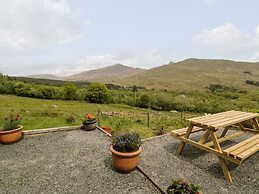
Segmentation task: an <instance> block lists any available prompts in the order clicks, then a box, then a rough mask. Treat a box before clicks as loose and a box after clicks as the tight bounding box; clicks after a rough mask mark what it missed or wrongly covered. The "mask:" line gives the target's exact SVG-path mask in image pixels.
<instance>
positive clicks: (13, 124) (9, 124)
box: [3, 114, 20, 131]
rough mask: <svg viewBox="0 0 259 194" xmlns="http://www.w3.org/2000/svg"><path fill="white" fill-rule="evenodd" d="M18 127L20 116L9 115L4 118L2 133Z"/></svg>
mask: <svg viewBox="0 0 259 194" xmlns="http://www.w3.org/2000/svg"><path fill="white" fill-rule="evenodd" d="M19 125H20V115H19V114H16V115H15V116H14V115H10V116H9V117H6V118H5V121H4V129H3V130H4V131H9V130H13V129H16V128H18V127H19Z"/></svg>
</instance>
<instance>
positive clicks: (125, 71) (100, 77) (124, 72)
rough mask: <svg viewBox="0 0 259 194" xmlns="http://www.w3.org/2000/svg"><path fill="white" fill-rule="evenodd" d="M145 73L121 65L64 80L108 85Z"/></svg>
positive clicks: (138, 69) (79, 74)
mask: <svg viewBox="0 0 259 194" xmlns="http://www.w3.org/2000/svg"><path fill="white" fill-rule="evenodd" d="M143 71H145V70H144V69H140V68H133V67H128V66H125V65H121V64H115V65H112V66H108V67H104V68H100V69H95V70H90V71H84V72H81V73H78V74H75V75H71V76H68V77H65V78H64V79H65V80H72V81H78V80H80V81H102V82H105V83H108V82H113V81H115V80H118V79H121V78H125V77H127V76H132V75H136V74H138V73H141V72H143Z"/></svg>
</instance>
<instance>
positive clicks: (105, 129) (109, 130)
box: [102, 126, 112, 134]
mask: <svg viewBox="0 0 259 194" xmlns="http://www.w3.org/2000/svg"><path fill="white" fill-rule="evenodd" d="M102 129H103V130H104V131H106V132H107V133H109V134H111V133H112V127H110V126H102Z"/></svg>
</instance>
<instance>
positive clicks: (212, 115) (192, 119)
mask: <svg viewBox="0 0 259 194" xmlns="http://www.w3.org/2000/svg"><path fill="white" fill-rule="evenodd" d="M231 112H234V111H233V110H230V111H226V112H220V113H216V114H211V115H205V116H199V117H193V118H189V119H186V120H187V121H194V122H195V121H198V120H202V119H208V118H211V117H216V116H221V115H224V114H227V113H231Z"/></svg>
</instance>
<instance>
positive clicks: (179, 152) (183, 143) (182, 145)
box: [176, 124, 194, 155]
mask: <svg viewBox="0 0 259 194" xmlns="http://www.w3.org/2000/svg"><path fill="white" fill-rule="evenodd" d="M193 127H194V125H193V124H190V126H189V127H188V130H187V132H186V133H185V135H184V138H189V136H190V134H191V131H192V129H193ZM184 146H185V142H181V144H180V145H179V147H178V149H177V151H176V155H180V154H181V153H182V151H183V148H184Z"/></svg>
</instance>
